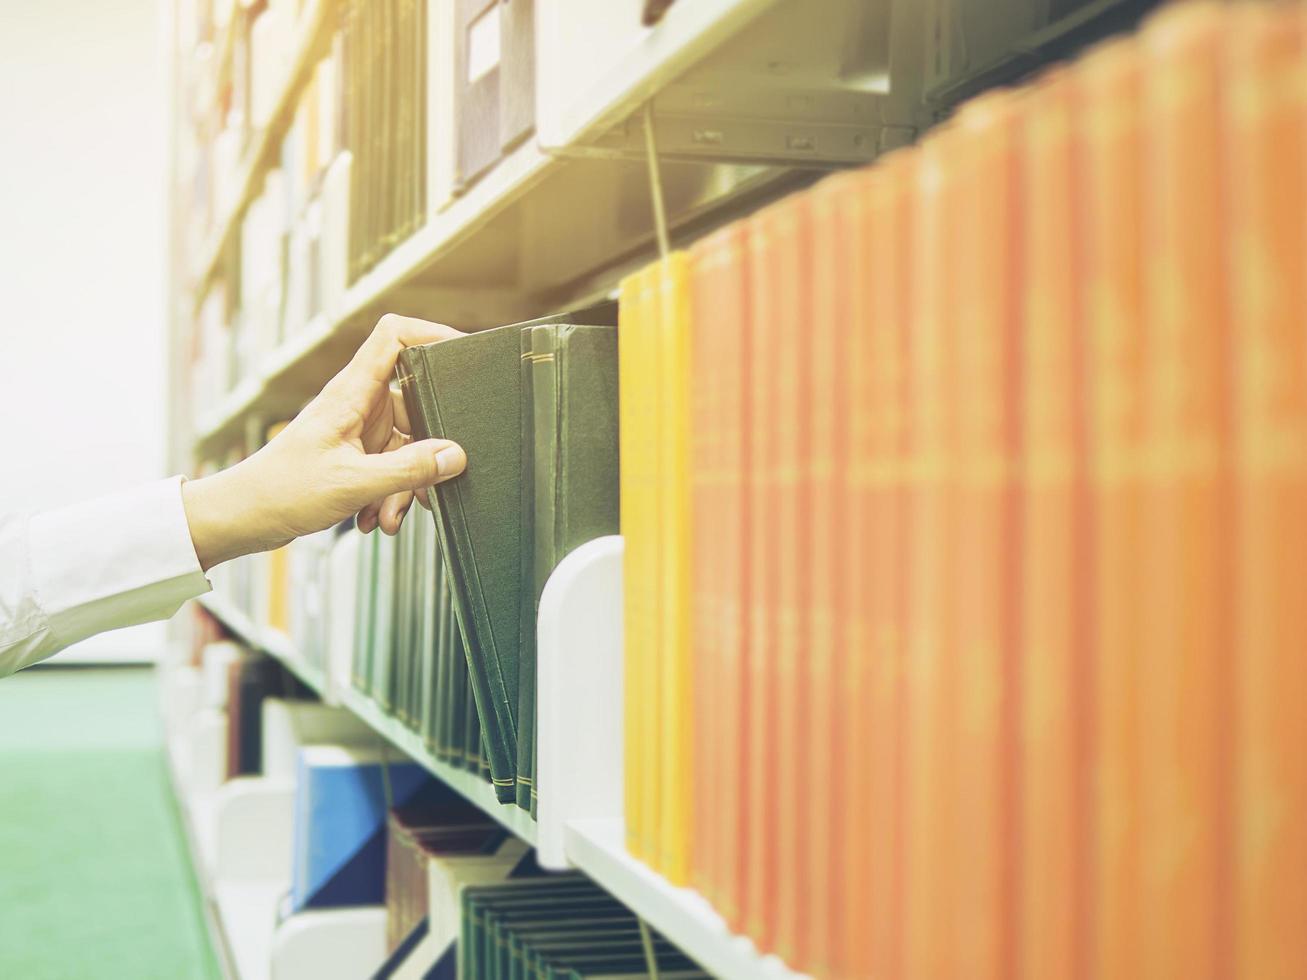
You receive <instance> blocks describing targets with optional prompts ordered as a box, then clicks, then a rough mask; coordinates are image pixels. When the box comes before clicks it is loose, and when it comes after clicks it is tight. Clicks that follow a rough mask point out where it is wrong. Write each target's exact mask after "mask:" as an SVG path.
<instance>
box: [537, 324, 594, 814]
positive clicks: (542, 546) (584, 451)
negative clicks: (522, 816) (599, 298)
mask: <svg viewBox="0 0 1307 980" xmlns="http://www.w3.org/2000/svg"><path fill="white" fill-rule="evenodd" d="M521 346H522V364H523V398H522V426H521V428H522V443H523V451H522V486H523V493H522V501H523V507H522V529H521V540H522V554H523V556H526V555H530V556H531V560H530V561H529V562H528V561H526V560H525V558H524V560H523V562H522V574H523V581H522V595H521V599H522V605H521V611H520V630H521V637H522V639H521V650H522V652H521V655H520V657H519V660H518V719H519V721H518V731H519V736H518V755H517V772H518V792H517V802H518V805H519V806H521V807H523V808H524V809H528V810H530V809H532V804H531V795H532V792H531V791H532V785H533V783H534V779H535V757H536V753H535V730H536V726H535V692H536V686H535V676H536V642H535V641H536V615H537V613H538V612H539V608H540V595H541V593H542V592H543V591H544V587H545V582H546V581H548V579H549V575H550V573H552V572H553V570H554V568H555V567H556V566H557V565H558V563H559V562H560V561H562V559H563V558H564V557H565V556H566V555H567V554H568V553H569V552H571V551H572V550H573V549H574V548H576V547H578V546H579V545H582V544H585V543H586V542H587V541H590V540H593V539H594V538H598V537H602V536H603V535H606V534H616V533H617V532H618V527H619V521H618V509H619V494H618V465H617V329H616V328H615V327H610V326H588V325H577V324H559V323H548V324H540V325H538V326H533V327H528V328H526V329H524V330H523V331H522V344H521ZM528 392H529V396H528V394H527V393H528Z"/></svg>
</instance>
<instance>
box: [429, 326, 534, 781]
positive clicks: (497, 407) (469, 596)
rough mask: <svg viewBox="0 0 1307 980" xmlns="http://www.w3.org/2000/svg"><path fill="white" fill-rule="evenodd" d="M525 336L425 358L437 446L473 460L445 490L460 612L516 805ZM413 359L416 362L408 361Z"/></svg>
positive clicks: (497, 757) (487, 728)
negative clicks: (447, 442)
mask: <svg viewBox="0 0 1307 980" xmlns="http://www.w3.org/2000/svg"><path fill="white" fill-rule="evenodd" d="M520 333H521V330H520V328H519V327H515V326H510V327H499V328H497V329H494V330H486V331H484V332H482V333H475V334H469V335H467V336H465V337H459V338H457V339H455V340H448V341H444V342H443V343H438V344H431V345H428V346H426V347H422V348H418V350H419V351H420V353H421V354H422V355H423V356H424V357H425V359H426V364H427V381H428V385H429V387H430V390H431V395H432V402H433V404H434V407H435V413H434V414H435V428H433V429H432V430H431V432H430V434H431V435H432V436H435V437H440V438H448V439H453V440H455V441H457V442H458V443H460V444H461V445H462V446H463V448H464V449H465V450H466V452H467V458H468V466H467V469H466V470H465V471H464V472H463V474H462V475H461V476H458V477H456V478H454V479H453V480H449V481H447V482H445V483H442V484H440V485H439V486H437V487H436V490H435V494H436V498H437V500H438V503H439V509H440V511H441V513H442V514H443V515H444V516H445V520H444V522H443V523H444V526H443V527H442V529H441V530H442V531H444V532H446V536H444V537H443V538H442V540H441V546H442V548H443V550H444V554H445V566H446V571H447V572H448V573H449V577H450V579H451V581H452V584H453V596H454V610H455V615H456V617H457V619H458V624H459V629H460V631H461V632H462V634H463V642H464V645H465V647H466V652H467V661H468V668H469V676H470V678H471V681H472V690H473V693H474V696H475V700H476V705H477V713H478V714H479V715H480V718H481V730H482V734H483V737H484V738H485V741H486V748H487V749H488V750H489V753H490V771H491V777H492V782H493V783H494V786H495V794H496V796H497V797H498V798H499V799H500V800H501V801H503V802H512V801H513V800H514V799H515V798H516V793H515V786H516V782H517V780H516V775H517V772H516V770H517V717H516V716H517V675H518V652H519V643H520V628H519V616H520V608H519V603H520V598H519V595H520V588H521V580H520V577H521V565H520V561H521V555H520V541H519V535H520V524H521V514H520V508H521V448H520V442H521V434H520V430H519V425H520V412H521V378H520V375H519V370H520V359H521V352H520V349H519V344H520V339H519V338H520ZM405 353H407V352H405Z"/></svg>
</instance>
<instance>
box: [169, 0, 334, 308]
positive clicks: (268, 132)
mask: <svg viewBox="0 0 1307 980" xmlns="http://www.w3.org/2000/svg"><path fill="white" fill-rule="evenodd" d="M335 4H336V0H308V3H307V4H306V6H305V7H304V9H303V10H301V11H300V12H299V20H298V24H297V29H296V35H295V43H294V48H293V51H292V54H291V57H290V60H289V62H288V64H287V67H286V74H285V81H284V82H283V83H282V84H281V85H280V86H279V87H278V95H277V99H276V108H275V109H274V110H273V113H272V118H271V121H270V122H269V124H268V125H267V126H265V127H263V128H262V129H261V130H259V131H258V132H257V133H256V134H255V135H254V138H253V140H252V141H251V143H250V145H249V146H248V147H247V148H246V150H245V153H244V155H243V156H242V157H241V161H240V165H239V169H238V176H237V178H236V183H235V197H234V198H233V199H232V200H231V201H230V202H219V206H220V207H221V208H222V210H221V211H220V213H219V217H218V218H217V221H216V223H215V225H214V229H213V231H212V233H211V235H210V237H209V238H208V239H207V241H206V244H205V245H204V246H203V249H202V250H201V252H200V256H199V260H198V262H197V264H196V266H195V268H194V273H193V274H194V286H193V287H192V290H191V292H192V295H193V297H194V302H195V306H196V307H197V308H198V307H199V304H200V303H202V302H203V301H204V297H205V295H206V293H207V291H208V287H209V285H210V283H211V282H212V280H213V275H214V271H215V270H216V269H217V266H218V262H219V259H221V257H222V253H223V251H224V250H225V249H226V248H227V246H228V244H229V243H230V242H231V238H232V235H233V234H234V233H235V232H236V229H237V227H238V226H239V224H240V220H241V217H242V215H244V214H245V209H246V208H247V207H248V206H249V203H250V201H251V200H252V199H253V197H254V195H255V193H256V192H257V191H258V189H259V185H260V183H261V182H262V180H263V178H264V176H265V175H266V174H267V172H268V169H269V168H270V166H271V165H272V153H273V150H274V149H275V148H276V146H277V145H278V139H279V137H280V136H281V134H282V132H283V131H284V130H285V126H286V118H287V116H288V114H289V113H290V111H291V108H292V107H293V106H294V104H295V100H296V98H297V97H298V96H299V94H300V91H301V90H302V89H303V87H304V83H305V80H306V78H307V74H308V70H309V68H310V67H312V64H313V60H312V59H313V57H314V55H315V54H321V48H322V44H323V42H324V40H325V39H326V38H327V36H328V29H329V27H330V26H331V24H332V23H333V15H334V13H335ZM243 19H244V10H243V9H241V8H237V9H234V10H233V11H232V14H231V18H230V20H229V21H228V27H227V30H226V31H225V32H224V34H223V49H222V50H223V52H224V54H223V55H222V60H221V61H220V62H219V65H220V66H222V65H227V66H229V65H230V61H231V53H230V49H231V47H233V46H234V45H235V35H236V31H237V28H238V25H239V22H240V21H241V20H243ZM227 70H228V69H227V68H223V67H220V70H219V79H220V80H221V79H222V78H223V77H224V76H225V74H226V72H227ZM224 203H225V206H224Z"/></svg>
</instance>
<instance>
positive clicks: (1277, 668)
mask: <svg viewBox="0 0 1307 980" xmlns="http://www.w3.org/2000/svg"><path fill="white" fill-rule="evenodd" d="M1305 78H1307V17H1304V9H1303V8H1302V7H1301V6H1300V5H1296V4H1269V3H1249V4H1230V5H1225V4H1220V3H1212V2H1194V3H1183V4H1174V5H1170V6H1168V7H1166V8H1165V9H1164V10H1163V11H1161V12H1159V13H1157V14H1155V15H1153V16H1152V17H1151V18H1150V19H1149V20H1148V22H1147V23H1146V25H1145V26H1144V27H1143V28H1142V30H1141V31H1140V33H1139V34H1138V35H1136V36H1131V37H1128V38H1122V39H1116V40H1112V41H1110V42H1108V43H1106V44H1104V45H1102V46H1100V47H1098V48H1096V49H1095V50H1093V51H1092V52H1090V53H1088V54H1087V55H1085V56H1084V57H1082V58H1080V59H1079V60H1077V61H1075V62H1074V63H1071V64H1067V65H1065V66H1059V67H1055V68H1053V69H1052V70H1050V71H1047V72H1045V73H1044V74H1042V75H1040V76H1039V77H1038V78H1037V79H1035V80H1034V81H1032V82H1031V83H1029V84H1027V85H1023V86H1021V87H1019V88H1015V89H1010V90H1002V91H994V92H991V93H988V94H985V95H983V96H981V97H980V98H979V99H977V100H975V101H974V102H972V103H970V104H968V105H965V106H964V107H963V108H962V109H961V111H960V112H959V113H958V114H957V115H956V117H955V118H953V119H952V120H950V121H949V122H947V123H946V124H944V125H943V126H941V127H940V128H938V129H937V130H936V131H934V132H932V133H931V134H930V135H929V136H927V137H926V138H925V139H924V141H923V142H922V143H921V144H920V145H919V146H917V147H914V148H910V149H906V150H903V151H900V152H895V153H894V154H892V155H890V156H889V157H887V158H886V159H884V160H882V161H881V162H879V163H878V164H877V165H875V166H873V167H871V168H869V169H867V170H864V171H860V172H853V173H845V174H840V175H837V176H834V177H832V178H830V179H828V180H825V181H823V182H822V183H821V184H819V185H818V186H816V187H815V188H813V189H811V190H809V191H806V192H804V193H801V194H797V195H794V196H792V197H789V198H787V199H785V200H783V201H781V202H779V203H777V204H775V205H774V206H771V207H768V208H767V209H765V210H764V211H762V212H761V213H759V214H757V215H755V216H753V217H751V218H749V219H747V220H745V221H742V222H739V223H736V224H733V225H730V226H728V227H727V228H725V229H723V230H721V231H720V232H718V233H716V234H714V235H713V236H711V237H710V238H708V239H706V240H704V241H702V242H700V243H698V244H697V245H696V246H695V247H694V248H693V249H692V250H691V251H689V252H688V253H679V254H675V255H672V256H670V257H669V258H667V259H665V260H662V261H660V262H659V263H657V264H655V265H654V266H652V267H650V268H648V269H646V270H644V271H642V272H640V273H637V274H636V275H634V276H632V277H631V278H629V279H628V280H626V281H625V282H624V283H623V287H622V307H621V328H620V336H621V353H620V358H621V375H622V377H621V385H622V387H621V391H622V415H621V431H622V446H621V451H622V453H621V460H622V529H623V534H624V536H625V539H626V566H625V569H626V571H625V576H626V577H625V588H626V611H625V636H626V641H625V642H626V650H625V657H626V668H625V677H626V678H627V687H626V691H627V702H626V715H625V719H626V743H625V745H626V749H625V751H626V769H625V771H626V778H627V785H626V787H625V799H626V831H627V841H628V846H629V849H630V850H631V852H632V853H633V854H635V855H637V856H638V857H640V858H641V859H643V860H644V861H646V862H648V863H649V864H650V865H651V866H653V867H654V868H655V869H657V870H659V871H660V872H662V873H663V874H664V875H665V876H666V877H667V878H669V879H670V880H671V881H673V882H675V883H678V884H687V883H688V884H691V885H693V886H694V887H696V888H697V889H698V890H699V891H700V892H702V893H703V894H704V895H705V896H707V897H708V898H709V899H710V900H711V901H712V902H713V903H714V904H715V905H716V906H717V908H718V909H719V910H720V911H721V912H722V913H723V914H724V916H725V917H726V919H727V920H728V921H729V922H730V924H731V925H732V926H733V927H734V928H735V929H737V930H738V931H741V932H744V933H747V934H748V935H749V936H750V937H751V938H752V939H753V940H754V942H755V943H756V944H758V945H759V946H760V947H761V948H762V949H763V950H765V951H775V952H777V953H779V954H780V955H781V956H782V957H783V958H784V959H785V960H786V962H788V963H790V964H791V965H793V966H795V967H797V968H799V969H801V970H803V971H805V972H808V973H810V974H812V975H814V976H840V977H853V976H857V977H869V976H878V977H879V976H886V977H896V976H904V977H921V976H968V977H999V976H1009V975H1017V974H1020V975H1027V976H1070V975H1075V974H1077V973H1079V972H1082V971H1084V972H1086V973H1087V974H1092V975H1099V976H1136V975H1141V976H1142V975H1156V976H1193V977H1197V976H1214V975H1217V974H1218V973H1223V972H1228V973H1229V974H1230V975H1238V976H1247V977H1254V976H1255V977H1285V978H1288V977H1298V976H1304V975H1307V940H1304V938H1303V934H1302V930H1301V929H1299V928H1297V925H1296V924H1295V919H1294V916H1295V915H1296V914H1297V912H1296V911H1295V910H1301V909H1302V908H1305V907H1307V878H1304V876H1303V875H1302V874H1301V868H1302V867H1303V859H1304V857H1305V856H1307V765H1305V764H1304V755H1303V745H1304V735H1307V727H1305V726H1307V683H1304V674H1303V670H1304V664H1307V661H1305V660H1304V658H1303V657H1302V650H1301V646H1302V641H1303V626H1304V622H1305V621H1304V619H1303V611H1302V610H1303V609H1304V606H1303V602H1302V592H1301V589H1300V588H1299V587H1298V585H1297V583H1298V581H1299V579H1300V576H1299V575H1298V574H1297V571H1296V567H1295V564H1296V562H1297V561H1298V558H1299V556H1300V555H1301V554H1302V552H1303V548H1304V544H1307V539H1304V533H1305V532H1307V492H1305V491H1307V374H1305V373H1304V372H1307V356H1304V355H1305V353H1307V334H1305V333H1304V329H1303V328H1304V324H1305V323H1307V289H1305V288H1304V282H1307V275H1305V271H1307V222H1305V221H1304V215H1307V86H1305V85H1304V84H1303V82H1304V79H1305Z"/></svg>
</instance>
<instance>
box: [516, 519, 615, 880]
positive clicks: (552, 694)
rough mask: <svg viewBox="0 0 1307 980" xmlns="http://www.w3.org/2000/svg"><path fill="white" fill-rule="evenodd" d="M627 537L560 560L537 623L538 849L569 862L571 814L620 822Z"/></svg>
mask: <svg viewBox="0 0 1307 980" xmlns="http://www.w3.org/2000/svg"><path fill="white" fill-rule="evenodd" d="M622 544H623V543H622V539H621V537H619V536H617V535H611V536H609V537H603V538H597V539H595V540H594V541H589V542H587V543H586V544H583V545H581V547H579V548H577V549H576V550H575V551H573V552H572V553H571V554H570V555H568V556H567V557H566V558H564V559H563V560H562V561H561V562H559V563H558V567H557V568H555V569H554V571H553V574H551V575H550V576H549V581H548V582H546V583H545V588H544V592H543V593H542V595H541V597H540V613H539V620H538V626H537V630H538V632H537V650H538V653H537V665H536V724H537V728H536V739H537V741H538V745H537V753H538V765H537V767H536V785H537V791H538V794H539V797H540V808H539V824H540V830H539V837H538V849H539V859H540V863H541V864H542V865H543V866H544V867H546V868H556V869H563V868H570V867H571V866H572V865H571V862H570V861H568V859H567V855H566V854H565V853H564V848H563V841H564V836H563V830H564V826H565V825H566V824H567V822H568V821H570V820H578V819H580V820H595V819H616V820H619V821H620V820H621V819H622V766H623V757H622V742H623V739H622V550H623V548H622Z"/></svg>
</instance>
